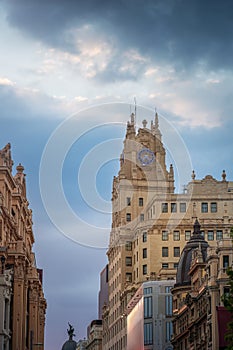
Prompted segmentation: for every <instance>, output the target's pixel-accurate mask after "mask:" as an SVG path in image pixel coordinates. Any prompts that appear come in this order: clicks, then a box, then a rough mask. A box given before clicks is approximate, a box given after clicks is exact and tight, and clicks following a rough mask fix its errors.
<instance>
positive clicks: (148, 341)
mask: <svg viewBox="0 0 233 350" xmlns="http://www.w3.org/2000/svg"><path fill="white" fill-rule="evenodd" d="M152 344H153V324H152V322H150V323H145V324H144V345H152Z"/></svg>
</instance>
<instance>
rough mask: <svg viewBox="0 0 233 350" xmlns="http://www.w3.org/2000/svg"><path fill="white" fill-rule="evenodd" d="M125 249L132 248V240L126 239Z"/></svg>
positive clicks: (129, 249)
mask: <svg viewBox="0 0 233 350" xmlns="http://www.w3.org/2000/svg"><path fill="white" fill-rule="evenodd" d="M125 250H127V251H131V250H132V242H131V241H127V242H126V243H125Z"/></svg>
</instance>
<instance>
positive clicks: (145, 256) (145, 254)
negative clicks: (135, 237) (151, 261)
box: [142, 248, 147, 259]
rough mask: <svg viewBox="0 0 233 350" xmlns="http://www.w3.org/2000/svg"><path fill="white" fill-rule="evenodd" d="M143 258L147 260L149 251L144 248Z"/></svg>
mask: <svg viewBox="0 0 233 350" xmlns="http://www.w3.org/2000/svg"><path fill="white" fill-rule="evenodd" d="M142 257H143V259H145V258H147V249H146V248H143V250H142Z"/></svg>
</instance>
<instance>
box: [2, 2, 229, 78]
mask: <svg viewBox="0 0 233 350" xmlns="http://www.w3.org/2000/svg"><path fill="white" fill-rule="evenodd" d="M2 2H4V4H5V8H6V10H7V18H8V21H9V23H10V24H11V25H13V26H15V27H18V28H19V29H21V30H23V31H24V32H26V33H27V34H28V35H31V36H33V37H35V38H37V39H39V40H42V41H44V42H46V43H47V44H49V45H52V46H56V47H60V48H62V49H66V50H70V51H75V46H74V43H73V38H72V34H69V35H68V34H67V33H70V32H69V30H70V29H72V28H75V27H80V26H82V25H83V24H86V23H89V24H90V23H91V24H92V25H94V27H95V28H96V35H98V34H99V35H100V34H101V35H103V34H105V35H107V36H109V37H114V38H115V41H114V42H115V44H116V46H117V47H118V49H126V48H136V49H138V50H139V52H140V53H141V54H143V55H144V54H145V55H149V56H150V57H151V59H152V62H153V60H155V61H156V62H159V61H161V60H163V62H166V63H169V62H172V63H173V64H174V65H175V66H176V68H177V70H180V71H182V70H183V69H185V70H186V69H187V68H189V69H190V68H195V65H196V64H202V65H203V67H204V68H209V69H211V68H214V69H221V68H223V67H224V68H225V69H226V68H231V67H232V58H231V57H232V55H233V39H232V38H233V24H232V23H233V2H232V1H231V0H225V1H219V0H211V1H210V0H205V1H203V0H190V1H187V0H161V1H159V0H158V1H156V0H148V1H142V0H134V1H133V0H131V1H130V0H121V1H115V0H109V1H98V0H86V1H75V0H66V1H64V0H57V1H56V0H40V1H39V0H38V1H31V0H30V1H29V0H8V1H4V0H2ZM111 64H112V63H111ZM106 74H107V73H106Z"/></svg>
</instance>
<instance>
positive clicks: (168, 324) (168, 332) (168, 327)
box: [166, 321, 173, 342]
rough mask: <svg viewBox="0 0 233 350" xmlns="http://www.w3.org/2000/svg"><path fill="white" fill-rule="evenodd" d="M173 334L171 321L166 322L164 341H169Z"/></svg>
mask: <svg viewBox="0 0 233 350" xmlns="http://www.w3.org/2000/svg"><path fill="white" fill-rule="evenodd" d="M172 334H173V329H172V321H170V322H166V342H170V340H171V337H172Z"/></svg>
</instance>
